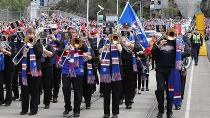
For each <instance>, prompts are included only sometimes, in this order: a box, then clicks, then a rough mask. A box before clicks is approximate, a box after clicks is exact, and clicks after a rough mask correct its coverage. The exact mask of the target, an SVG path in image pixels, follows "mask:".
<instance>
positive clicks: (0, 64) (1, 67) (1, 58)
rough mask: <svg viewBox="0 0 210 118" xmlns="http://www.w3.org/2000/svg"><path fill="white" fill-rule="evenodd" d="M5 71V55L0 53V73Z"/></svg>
mask: <svg viewBox="0 0 210 118" xmlns="http://www.w3.org/2000/svg"><path fill="white" fill-rule="evenodd" d="M4 69H5V64H4V54H3V53H2V52H0V71H2V70H4Z"/></svg>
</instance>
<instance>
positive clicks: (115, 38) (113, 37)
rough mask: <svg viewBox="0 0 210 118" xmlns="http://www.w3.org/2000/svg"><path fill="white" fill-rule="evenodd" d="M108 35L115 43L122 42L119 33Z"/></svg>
mask: <svg viewBox="0 0 210 118" xmlns="http://www.w3.org/2000/svg"><path fill="white" fill-rule="evenodd" d="M108 37H109V40H110V41H111V43H113V44H115V45H116V44H118V43H120V36H119V35H118V34H110V35H109V36H108Z"/></svg>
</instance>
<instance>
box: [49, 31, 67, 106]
mask: <svg viewBox="0 0 210 118" xmlns="http://www.w3.org/2000/svg"><path fill="white" fill-rule="evenodd" d="M53 34H54V35H55V36H51V39H53V40H52V42H51V45H52V46H53V49H54V51H53V52H54V53H53V58H52V63H53V81H52V100H53V103H57V102H58V99H57V98H58V94H59V89H60V84H61V68H60V67H59V66H58V65H57V62H58V59H59V56H60V55H61V53H62V52H60V50H59V47H60V39H61V38H64V37H63V36H62V37H61V34H60V33H59V30H58V29H56V30H53Z"/></svg>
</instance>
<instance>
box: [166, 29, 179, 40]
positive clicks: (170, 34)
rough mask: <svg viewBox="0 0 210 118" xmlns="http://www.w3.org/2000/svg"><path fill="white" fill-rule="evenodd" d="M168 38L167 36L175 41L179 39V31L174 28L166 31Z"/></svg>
mask: <svg viewBox="0 0 210 118" xmlns="http://www.w3.org/2000/svg"><path fill="white" fill-rule="evenodd" d="M166 36H167V39H168V40H175V39H176V37H177V31H176V30H175V29H173V28H171V29H168V30H167V31H166Z"/></svg>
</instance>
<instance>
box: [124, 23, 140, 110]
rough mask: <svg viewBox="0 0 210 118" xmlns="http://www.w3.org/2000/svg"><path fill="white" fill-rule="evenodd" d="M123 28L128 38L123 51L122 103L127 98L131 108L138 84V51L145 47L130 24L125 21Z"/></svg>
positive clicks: (128, 106)
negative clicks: (132, 30)
mask: <svg viewBox="0 0 210 118" xmlns="http://www.w3.org/2000/svg"><path fill="white" fill-rule="evenodd" d="M122 30H123V31H124V33H122V32H121V33H122V35H125V36H124V37H125V38H127V41H126V42H127V44H126V45H125V46H123V47H124V48H123V50H122V53H121V60H122V65H121V69H122V82H123V92H122V98H121V101H120V104H122V103H123V99H125V105H126V109H131V108H132V103H133V99H134V97H135V89H136V84H137V83H136V80H137V72H138V69H137V58H136V52H138V51H142V50H143V48H142V46H141V44H140V43H139V42H138V41H137V37H136V36H135V35H134V33H133V32H131V27H130V24H128V23H125V25H124V27H123V29H122ZM128 49H130V50H128Z"/></svg>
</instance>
